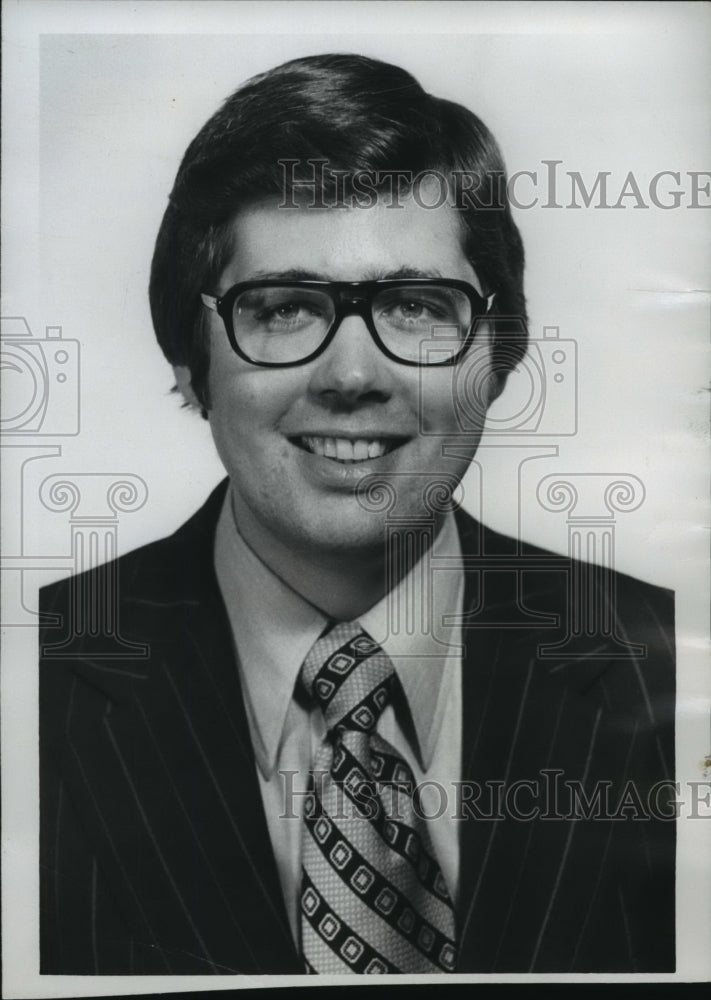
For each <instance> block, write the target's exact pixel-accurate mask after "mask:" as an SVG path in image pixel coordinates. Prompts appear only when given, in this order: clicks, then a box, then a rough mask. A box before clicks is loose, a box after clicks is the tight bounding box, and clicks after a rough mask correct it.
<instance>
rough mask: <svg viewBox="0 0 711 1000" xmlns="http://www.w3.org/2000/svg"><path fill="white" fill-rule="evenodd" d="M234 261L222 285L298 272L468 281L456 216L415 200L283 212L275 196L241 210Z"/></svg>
mask: <svg viewBox="0 0 711 1000" xmlns="http://www.w3.org/2000/svg"><path fill="white" fill-rule="evenodd" d="M232 231H233V232H232V250H233V252H232V256H231V258H230V261H229V263H228V265H227V267H226V268H225V271H224V272H223V275H222V283H223V285H224V286H225V287H227V286H228V285H229V284H230V283H236V282H238V281H248V280H251V279H255V278H263V277H272V276H279V275H280V274H284V273H285V272H294V271H298V272H303V273H304V276H306V275H307V274H308V275H312V276H313V277H319V278H323V279H330V280H333V281H363V280H368V279H373V278H383V277H388V275H391V274H394V273H398V274H401V275H402V274H405V273H406V272H412V274H413V276H416V275H420V276H432V277H437V276H440V277H450V278H463V279H465V280H472V279H473V278H474V277H475V275H474V271H473V269H472V267H471V265H470V264H469V262H468V260H467V257H466V254H465V252H464V227H463V224H462V220H461V218H460V213H459V212H457V211H456V210H455V209H454V208H452V207H451V206H450V205H448V204H445V205H441V206H439V207H438V208H426V207H423V206H422V205H420V204H418V203H417V202H416V201H415V200H414V199H413V198H412V197H407V198H402V199H401V200H400V203H399V207H395V206H393V204H392V203H391V202H385V201H384V200H380V201H378V202H377V203H376V204H375V205H373V206H371V207H359V206H349V207H332V208H314V207H311V206H308V205H302V206H299V207H297V208H283V207H280V206H279V203H278V201H277V200H276V199H274V200H266V201H260V202H256V203H254V204H251V205H248V206H246V207H244V208H242V209H241V210H240V211H239V212H238V213H237V214H236V216H235V218H234V220H233V223H232Z"/></svg>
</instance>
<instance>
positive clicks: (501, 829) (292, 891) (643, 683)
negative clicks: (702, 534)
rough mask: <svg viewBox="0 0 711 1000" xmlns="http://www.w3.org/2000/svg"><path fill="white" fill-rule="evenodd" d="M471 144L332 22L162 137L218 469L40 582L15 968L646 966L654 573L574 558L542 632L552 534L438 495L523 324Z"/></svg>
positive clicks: (480, 128)
mask: <svg viewBox="0 0 711 1000" xmlns="http://www.w3.org/2000/svg"><path fill="white" fill-rule="evenodd" d="M502 178H505V174H504V167H503V162H502V159H501V156H500V153H499V151H498V148H497V146H496V144H495V142H494V140H493V138H492V136H491V135H490V133H489V132H488V130H487V129H486V127H485V126H484V125H483V124H482V123H481V122H480V121H479V120H478V119H477V118H476V117H475V116H474V115H473V114H471V113H470V112H468V111H466V110H465V109H464V108H462V107H460V106H458V105H455V104H452V103H450V102H447V101H443V100H439V99H437V98H434V97H432V96H430V95H428V94H426V93H425V92H424V91H423V90H422V89H421V88H420V86H419V85H418V84H417V83H416V81H415V80H414V79H413V78H412V77H411V76H410V75H409V74H407V73H405V72H404V71H402V70H400V69H397V68H396V67H393V66H388V65H386V64H383V63H379V62H375V61H373V60H369V59H365V58H361V57H357V56H350V55H343V56H338V55H334V56H319V57H311V58H307V59H301V60H297V61H294V62H292V63H288V64H286V65H284V66H281V67H278V68H277V69H275V70H272V71H271V72H269V73H265V74H263V75H261V76H259V77H256V78H255V79H253V80H251V81H249V82H248V83H247V84H245V85H244V86H243V87H242V88H240V89H239V90H238V91H237V92H236V93H235V94H234V95H233V96H232V97H231V98H230V99H229V100H228V101H227V102H226V104H225V105H224V107H223V108H222V109H221V110H220V111H218V112H217V113H216V114H215V115H214V116H213V118H212V119H210V121H209V122H208V123H207V124H206V125H205V127H204V128H203V129H202V130H201V132H200V133H199V134H198V136H197V137H196V138H195V140H194V141H193V142H192V143H191V145H190V146H189V148H188V150H187V152H186V154H185V157H184V159H183V162H182V164H181V166H180V169H179V171H178V176H177V178H176V182H175V186H174V188H173V192H172V194H171V198H170V204H169V206H168V209H167V210H166V213H165V216H164V219H163V223H162V226H161V230H160V233H159V236H158V240H157V244H156V249H155V254H154V259H153V269H152V275H151V305H152V313H153V320H154V326H155V329H156V334H157V337H158V340H159V342H160V344H161V347H162V348H163V351H164V353H165V354H166V357H167V358H168V360H169V361H170V362H171V364H172V365H173V367H174V371H175V375H176V381H177V386H178V388H179V390H180V392H181V393H182V395H183V397H184V398H185V400H186V402H187V403H188V404H189V405H190V406H193V407H196V408H197V409H199V410H200V411H201V412H202V414H203V416H205V417H206V418H207V419H208V420H209V422H210V427H211V430H212V434H213V437H214V440H215V444H216V447H217V450H218V452H219V455H220V457H221V459H222V461H223V463H224V465H225V468H226V470H227V473H228V480H227V481H226V482H225V483H223V484H222V485H221V486H220V487H218V489H217V490H216V491H215V492H214V493H213V495H212V496H211V497H210V499H209V500H208V501H207V503H206V505H205V506H204V507H203V508H202V510H201V511H199V512H198V513H197V514H196V515H195V516H194V517H193V518H192V519H191V520H190V521H189V522H188V523H187V524H186V525H184V526H183V527H182V528H181V529H180V530H179V531H178V532H177V533H176V534H175V535H173V536H172V537H170V538H168V539H164V540H162V541H160V542H156V543H153V544H151V545H149V546H146V547H144V548H143V549H139V550H137V551H136V552H133V553H129V554H128V555H127V556H125V557H123V558H122V559H120V560H119V561H118V563H114V564H109V566H107V567H104V568H101V569H99V570H98V571H95V572H92V573H90V574H89V575H84V576H83V577H79V578H76V579H74V580H73V581H70V582H69V583H68V584H67V583H63V584H59V585H55V586H53V587H50V588H48V589H47V591H46V592H45V593H44V595H43V602H44V603H43V610H44V611H45V612H46V613H47V614H49V615H51V616H55V618H54V620H55V621H56V622H57V623H58V624H57V626H56V627H55V628H53V629H48V630H46V631H45V633H44V635H43V638H42V648H43V653H44V660H43V665H42V677H41V705H42V709H41V711H42V715H41V752H42V772H41V786H42V792H41V794H42V815H41V827H42V873H43V883H42V906H41V909H42V932H41V951H42V971H43V972H46V973H59V972H61V973H84V974H86V973H97V974H98V973H107V974H109V973H136V974H140V973H192V974H199V973H218V974H219V973H224V974H227V973H250V974H253V973H299V972H304V971H306V972H314V973H344V974H345V973H349V972H356V973H360V972H364V973H386V974H387V973H408V972H416V973H437V972H450V971H460V972H467V971H478V972H498V971H509V972H523V971H532V972H542V971H545V972H551V971H555V972H564V971H650V970H657V971H661V970H664V971H670V970H672V969H673V968H674V908H673V899H674V877H673V873H674V826H673V822H670V819H671V816H673V810H671V815H670V809H669V802H668V801H667V799H668V791H669V789H668V788H664V787H662V786H663V784H664V783H665V782H666V783H667V785H668V783H669V778H670V777H672V776H673V766H674V765H673V746H674V745H673V712H672V711H670V704H671V702H670V697H671V695H672V693H673V658H672V652H671V645H670V640H669V636H670V635H672V634H673V633H672V632H671V624H670V623H671V620H672V605H671V598H670V595H669V594H668V593H666V592H664V591H661V590H659V589H658V588H654V587H651V586H649V585H646V584H643V583H640V582H639V581H635V580H632V579H630V578H626V577H622V576H619V575H610V574H602V573H601V574H599V576H598V577H595V578H594V582H593V585H592V587H591V590H590V592H589V593H588V595H587V599H588V601H589V603H590V606H594V607H596V608H598V609H599V613H600V615H601V616H602V617H603V618H604V619H605V621H609V620H612V626H611V627H610V628H608V629H607V630H606V631H605V634H604V636H603V641H602V642H600V635H599V634H598V632H595V631H594V630H593V632H591V634H590V636H589V637H588V638H589V640H590V641H589V642H588V643H587V647H585V646H583V647H581V648H579V649H578V650H577V652H576V654H575V655H574V656H572V657H570V658H568V659H560V658H553V659H546V657H545V655H544V651H545V648H549V647H551V646H555V644H556V642H560V641H561V640H562V639H564V638H565V636H566V635H567V634H568V630H569V627H570V623H571V621H572V619H573V618H574V616H575V615H576V614H577V613H578V612H580V610H581V609H580V608H578V607H576V606H575V603H574V602H571V600H570V595H571V594H573V593H576V592H577V591H575V590H574V588H573V589H571V587H570V581H571V580H575V579H578V578H579V576H580V574H581V573H582V572H584V570H583V568H581V567H580V566H579V565H578V564H575V563H571V562H569V561H568V560H564V559H561V558H559V557H555V556H552V555H551V554H549V553H544V552H541V551H539V550H535V549H533V548H531V547H528V546H521V545H519V544H518V543H515V542H514V541H512V540H510V539H505V538H502V537H501V536H499V535H497V534H496V533H494V532H491V531H490V530H488V529H487V528H485V527H484V526H482V525H480V524H478V523H477V522H475V521H473V520H472V519H471V518H470V517H468V516H467V515H466V514H464V513H463V512H462V511H460V510H457V511H456V512H454V511H453V510H452V506H453V505H452V503H451V494H452V491H453V489H454V487H455V486H456V484H457V483H458V482H459V481H460V480H461V478H462V476H463V475H464V473H465V471H466V469H467V467H468V465H469V462H470V461H471V458H472V457H473V455H474V453H475V452H476V449H477V446H478V444H479V439H480V436H481V432H482V429H483V424H484V419H485V414H486V409H487V407H488V405H489V404H490V403H491V402H492V400H493V399H494V398H496V396H497V395H498V394H499V393H500V392H501V391H502V390H503V388H504V385H505V381H506V375H507V373H508V371H509V370H510V369H511V368H512V367H513V366H514V365H515V364H516V363H517V362H518V361H519V360H520V359H521V358H522V356H523V354H524V351H525V335H524V333H523V331H524V330H525V326H524V323H525V301H524V296H523V284H522V276H523V250H522V244H521V240H520V237H519V234H518V231H517V229H516V226H515V225H514V223H513V220H512V218H511V214H510V210H509V208H508V205H507V203H506V188H505V183H502ZM463 385H464V386H467V387H472V386H474V389H473V390H472V389H468V390H467V391H469V392H470V395H469V397H468V398H467V400H466V403H467V413H468V414H469V417H470V418H471V415H472V413H474V414H475V415H478V418H477V419H475V420H471V419H469V420H468V422H467V424H466V426H462V421H461V403H462V400H461V398H460V396H459V395H458V394H459V393H460V392H461V391H462V390H461V386H463ZM187 460H188V461H189V456H188V457H187ZM177 478H178V477H176V479H177ZM109 578H110V579H111V581H117V586H118V595H119V599H118V602H117V604H116V607H115V609H114V608H113V607H112V608H111V609H110V610H111V613H112V614H115V620H116V621H117V622H118V627H119V628H120V630H121V634H122V636H123V637H124V639H125V640H127V641H128V642H129V643H130V642H132V643H135V644H136V645H135V650H136V652H135V655H133V656H129V655H127V656H125V657H123V658H119V659H117V658H113V659H110V658H106V657H104V656H102V655H101V654H100V647H98V646H97V645H96V643H95V642H94V639H93V637H92V635H91V629H86V628H80V626H79V623H81V621H83V620H86V618H87V616H90V614H91V608H92V607H93V606H95V605H96V603H97V602H98V601H100V600H101V599H102V595H105V594H106V593H107V592H109V591H107V580H108V579H109ZM413 608H420V609H423V610H422V611H421V612H419V613H418V614H417V615H415V616H414V620H415V622H416V627H414V628H413V627H412V622H413V615H412V614H411V612H412V609H413ZM408 613H409V616H408ZM398 616H400V617H398ZM403 621H405V627H402V623H403ZM522 622H523V625H522ZM506 623H508V625H509V626H511V625H513V627H507V624H506ZM80 631H81V632H82V638H81V641H79V642H77V641H73V640H75V639H76V636H77V635H78V633H79V632H80ZM593 633H594V634H593ZM605 636H607V637H609V638H610V639H614V638H615V637H618V636H625V637H627V638H628V639H629V642H628V646H629V648H631V649H632V648H634V644H637V655H633V656H630V655H627V654H625V653H623V652H621V649H620V643H619V642H613V641H610V642H607V641H605ZM583 639H585V637H583ZM560 789H562V791H560V794H559V790H560ZM571 789H572V790H574V792H575V794H573V792H572V791H571ZM660 789H661V794H659V793H660ZM521 793H522V794H521ZM602 793H604V796H605V801H604V803H603V805H602V807H599V806H600V796H601V794H602ZM652 793H653V794H652ZM566 796H567V797H566ZM650 796H651V798H650ZM665 796H666V797H665ZM650 801H653V803H654V806H655V808H654V809H652V810H650V809H649V808H645V806H646V805H648V803H649V802H650ZM608 803H612V804H611V805H609V804H608Z"/></svg>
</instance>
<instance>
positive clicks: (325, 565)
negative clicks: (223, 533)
mask: <svg viewBox="0 0 711 1000" xmlns="http://www.w3.org/2000/svg"><path fill="white" fill-rule="evenodd" d="M233 510H234V518H235V523H236V524H237V526H238V530H239V532H240V535H241V536H242V539H243V540H244V542H245V543H246V544H247V545H248V546H249V547H250V548H251V549H252V551H253V552H254V553H255V555H256V556H257V557H258V558H259V559H260V560H261V561H262V562H263V563H264V564H265V565H266V566H267V567H268V568H269V569H270V570H271V571H272V572H273V573H274V574H275V575H276V576H278V577H279V578H280V579H281V580H283V582H284V583H286V584H287V585H288V586H289V587H291V589H292V590H294V591H296V593H297V594H299V595H300V596H301V597H303V598H304V599H305V600H307V601H308V602H309V603H310V604H313V605H314V607H316V608H318V609H319V611H322V612H323V613H324V614H325V615H327V616H328V617H329V618H333V619H336V620H337V621H353V620H354V619H356V618H358V617H359V616H360V615H362V614H364V613H365V612H366V611H368V610H369V609H370V608H372V607H373V606H374V605H375V604H377V603H378V601H379V600H381V598H382V597H384V596H385V594H386V593H387V591H388V590H389V589H392V588H393V587H394V586H396V585H397V584H398V583H399V582H400V580H401V579H402V577H403V576H405V575H406V573H407V572H408V571H409V570H410V568H411V567H410V566H409V565H407V564H406V563H405V560H395V561H393V560H391V566H390V571H388V560H387V556H386V548H385V535H383V539H382V541H381V543H380V544H379V545H377V546H375V547H369V548H368V549H365V550H363V549H348V548H344V549H339V550H337V551H333V552H322V551H321V552H319V551H316V550H314V549H312V548H306V547H304V548H303V549H295V548H293V547H291V546H287V545H286V544H285V543H283V542H282V541H281V540H280V539H279V538H278V537H275V536H274V535H272V534H266V533H264V532H263V531H261V530H260V527H259V525H257V524H256V523H255V522H254V519H253V518H252V517H250V516H249V513H248V512H247V511H244V510H241V509H239V510H237V509H234V505H233ZM396 570H397V572H396Z"/></svg>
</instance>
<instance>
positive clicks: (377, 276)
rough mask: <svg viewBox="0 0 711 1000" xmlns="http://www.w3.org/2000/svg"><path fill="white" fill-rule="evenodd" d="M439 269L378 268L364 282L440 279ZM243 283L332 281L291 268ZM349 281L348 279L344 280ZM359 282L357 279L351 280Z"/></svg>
mask: <svg viewBox="0 0 711 1000" xmlns="http://www.w3.org/2000/svg"><path fill="white" fill-rule="evenodd" d="M442 277H443V274H442V272H441V271H440V270H439V268H436V267H433V268H429V269H428V270H423V269H422V268H420V267H409V266H407V265H405V266H402V267H398V268H395V269H385V268H379V269H377V270H372V271H368V272H366V277H365V278H364V279H363V280H365V281H398V280H400V279H401V278H442ZM242 280H243V281H334V280H336V279H334V278H333V277H332V276H331V275H330V274H328V273H327V272H323V271H312V270H308V269H306V268H298V267H291V268H287V269H286V270H284V271H254V272H253V273H252V274H250V275H249V276H248V277H246V278H243V279H242ZM346 280H349V279H346ZM352 280H354V281H355V280H359V279H356V278H354V279H352Z"/></svg>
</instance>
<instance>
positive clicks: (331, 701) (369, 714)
mask: <svg viewBox="0 0 711 1000" xmlns="http://www.w3.org/2000/svg"><path fill="white" fill-rule="evenodd" d="M300 676H301V683H302V684H303V686H304V687H305V689H306V691H307V692H308V694H309V695H310V696H311V698H313V700H314V701H315V702H317V704H319V705H320V706H321V709H322V710H323V714H324V718H325V719H326V727H327V729H328V730H329V732H330V731H332V730H334V729H335V730H343V729H351V730H355V731H356V732H361V733H370V732H372V731H373V730H374V729H375V726H376V725H377V722H378V719H379V718H380V716H381V714H382V712H383V709H384V708H385V706H386V705H387V704H388V702H389V701H390V696H391V692H392V686H393V682H394V680H395V672H394V670H393V665H392V662H391V661H390V659H389V657H388V656H387V654H386V653H385V652H384V651H383V649H382V648H381V647H380V646H379V645H378V644H377V642H375V640H374V639H372V638H371V637H370V636H369V635H368V633H367V632H365V631H364V630H363V629H362V628H361V626H360V625H359V623H358V622H341V623H340V624H339V625H336V626H335V627H334V628H332V629H331V631H330V632H329V633H328V634H327V635H324V636H322V637H321V638H320V639H318V640H317V641H316V642H315V643H314V644H313V646H312V647H311V649H310V651H309V653H308V655H307V657H306V659H305V660H304V665H303V667H302V668H301V675H300Z"/></svg>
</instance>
